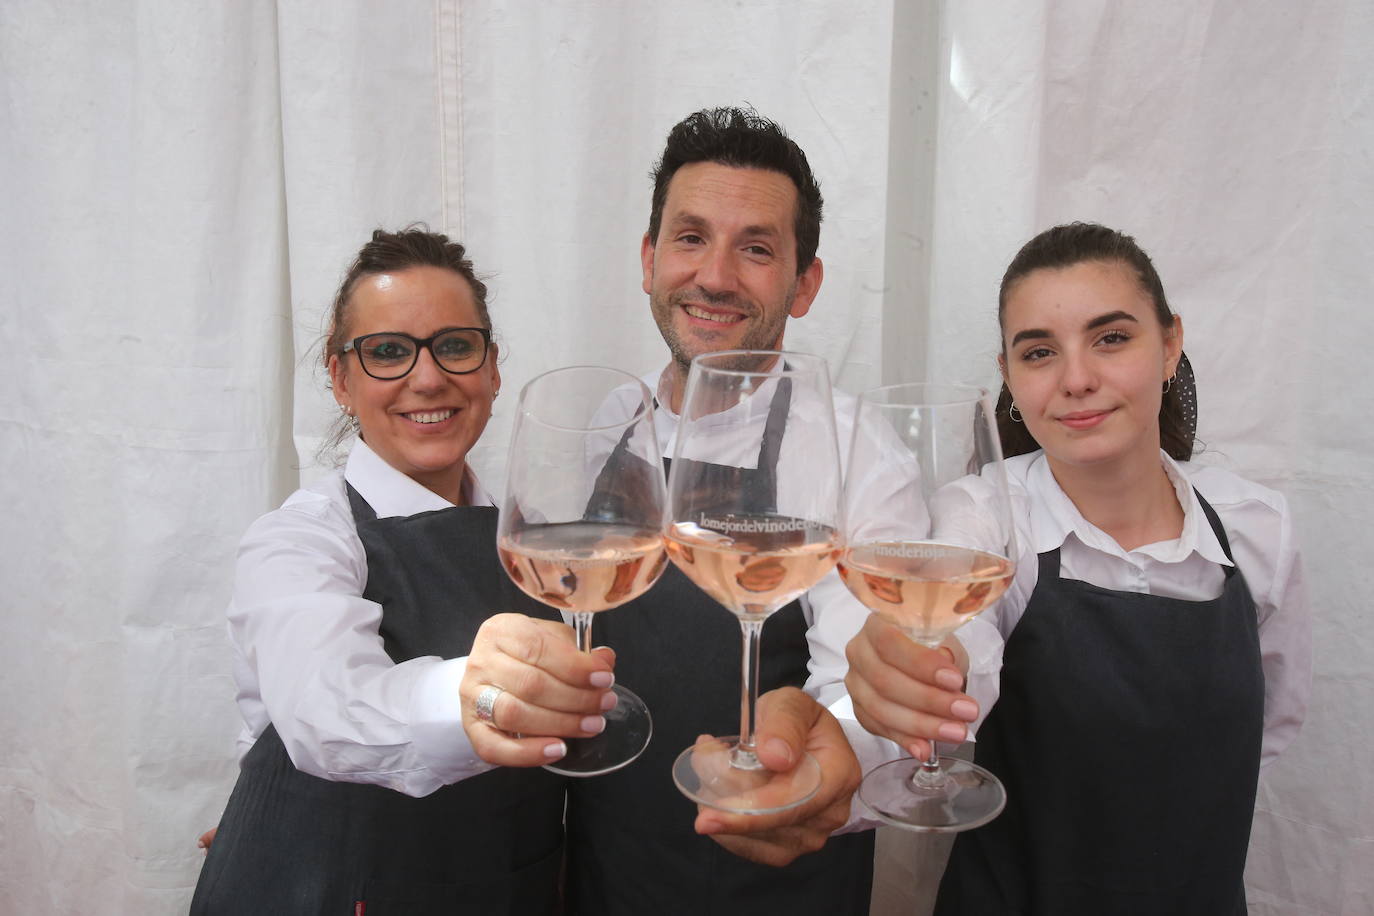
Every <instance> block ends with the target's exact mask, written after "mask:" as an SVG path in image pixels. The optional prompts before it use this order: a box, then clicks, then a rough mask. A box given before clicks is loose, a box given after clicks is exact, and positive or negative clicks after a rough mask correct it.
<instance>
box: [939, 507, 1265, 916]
mask: <svg viewBox="0 0 1374 916" xmlns="http://www.w3.org/2000/svg"><path fill="white" fill-rule="evenodd" d="M1198 502H1199V504H1200V505H1201V506H1202V511H1203V513H1204V514H1205V515H1206V516H1207V520H1208V522H1209V523H1210V524H1211V526H1212V530H1213V531H1215V532H1216V535H1217V540H1219V541H1220V542H1221V546H1222V549H1223V550H1224V551H1225V552H1226V557H1227V559H1231V547H1230V542H1229V541H1228V540H1227V537H1226V532H1225V530H1224V529H1223V528H1222V526H1221V522H1220V520H1219V519H1218V518H1217V515H1216V513H1215V512H1214V511H1213V510H1212V507H1211V506H1209V505H1208V504H1207V502H1206V501H1205V500H1203V499H1202V496H1201V495H1200V494H1199V495H1198ZM1232 562H1234V560H1233V561H1232ZM1263 718H1264V674H1263V672H1262V670H1261V668H1260V652H1259V629H1258V623H1257V620H1256V617H1255V603H1254V600H1253V599H1252V598H1251V596H1250V591H1249V589H1248V588H1247V587H1246V585H1245V578H1244V577H1243V576H1242V575H1241V573H1240V570H1239V569H1237V568H1236V567H1235V566H1228V567H1226V584H1225V588H1224V589H1223V591H1222V593H1221V596H1220V597H1218V598H1215V599H1213V600H1211V601H1183V600H1179V599H1175V598H1164V597H1158V596H1153V595H1142V594H1136V593H1133V592H1118V591H1112V590H1110V589H1105V588H1098V587H1097V586H1094V585H1089V584H1088V583H1086V582H1078V581H1073V580H1065V579H1061V578H1059V550H1058V549H1055V550H1051V551H1047V552H1046V553H1043V554H1041V555H1040V579H1039V582H1038V583H1037V585H1036V587H1035V591H1034V592H1033V593H1032V595H1031V599H1030V602H1029V604H1028V605H1027V607H1026V612H1025V616H1024V617H1022V618H1021V620H1020V622H1018V623H1017V625H1016V629H1015V630H1013V631H1012V634H1011V638H1010V639H1009V640H1008V641H1007V647H1006V653H1005V662H1004V664H1003V668H1002V693H1001V697H1000V698H999V699H998V701H997V705H996V706H995V707H993V710H992V712H991V713H990V714H989V715H988V718H987V721H986V722H985V723H984V725H983V727H982V729H981V730H980V731H979V732H978V742H977V754H976V759H977V761H978V763H980V764H982V765H984V766H986V767H988V768H989V769H990V770H992V772H993V773H995V774H997V776H998V777H999V778H1000V779H1001V780H1002V781H1003V783H1005V785H1006V787H1007V807H1006V810H1004V811H1003V812H1002V814H1001V816H999V817H998V818H997V819H996V820H994V821H992V822H991V823H990V824H988V825H986V826H984V827H980V828H978V829H977V830H972V831H970V832H968V833H963V834H960V835H959V838H958V839H957V840H956V841H955V844H954V850H953V852H952V854H951V856H950V862H949V867H948V868H947V870H946V871H945V876H944V880H943V881H942V882H941V885H940V896H939V900H938V902H937V904H936V913H937V914H939V916H953V914H967V916H1002V914H1017V916H1032V914H1033V916H1079V914H1081V916H1134V914H1141V916H1145V914H1149V916H1165V914H1167V916H1190V914H1191V916H1243V914H1244V913H1245V888H1244V885H1243V882H1242V873H1243V871H1244V868H1245V854H1246V849H1247V846H1248V843H1249V837H1250V822H1251V819H1252V816H1253V814H1254V807H1255V787H1256V783H1257V780H1258V777H1259V758H1260V740H1261V736H1262V731H1263Z"/></svg>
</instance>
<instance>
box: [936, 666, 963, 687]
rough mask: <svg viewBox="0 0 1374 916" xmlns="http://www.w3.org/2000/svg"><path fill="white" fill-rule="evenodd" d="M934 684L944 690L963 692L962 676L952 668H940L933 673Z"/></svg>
mask: <svg viewBox="0 0 1374 916" xmlns="http://www.w3.org/2000/svg"><path fill="white" fill-rule="evenodd" d="M935 683H937V684H939V685H940V686H941V687H943V688H945V689H946V690H963V689H964V676H963V675H962V674H960V673H959V672H958V670H956V669H954V668H941V669H940V670H939V671H937V672H935Z"/></svg>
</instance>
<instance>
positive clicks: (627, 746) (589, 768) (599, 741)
mask: <svg viewBox="0 0 1374 916" xmlns="http://www.w3.org/2000/svg"><path fill="white" fill-rule="evenodd" d="M611 689H612V690H614V691H615V695H616V696H617V697H619V698H620V702H619V703H617V704H616V707H615V709H612V710H611V711H610V712H608V713H605V717H606V729H605V731H603V732H602V733H601V734H599V735H597V736H596V737H595V738H568V739H565V740H564V742H563V743H564V744H566V745H567V746H568V753H566V754H564V755H563V756H562V757H560V758H559V759H558V760H555V761H554V762H553V763H549V764H545V766H544V769H546V770H548V771H549V772H551V773H558V774H560V775H563V776H600V775H601V774H603V773H611V772H614V771H615V770H618V769H620V768H621V767H623V766H625V765H627V764H630V763H633V762H634V761H635V759H636V758H638V757H639V755H640V754H642V753H644V749H645V748H646V747H648V746H649V738H650V737H652V735H653V733H654V720H653V718H652V717H650V715H649V707H647V706H645V705H644V701H643V700H641V699H640V698H639V697H637V696H636V695H635V694H634V693H633V692H632V691H630V690H626V689H625V688H624V687H621V686H620V685H619V684H616V685H615V686H614V687H612V688H611Z"/></svg>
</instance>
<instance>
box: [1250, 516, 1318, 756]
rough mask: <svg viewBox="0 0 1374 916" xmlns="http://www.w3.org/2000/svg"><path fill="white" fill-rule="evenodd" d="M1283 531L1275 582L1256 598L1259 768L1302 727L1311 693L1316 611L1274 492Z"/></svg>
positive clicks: (1290, 529) (1290, 526) (1287, 520)
mask: <svg viewBox="0 0 1374 916" xmlns="http://www.w3.org/2000/svg"><path fill="white" fill-rule="evenodd" d="M1274 496H1275V497H1276V498H1277V502H1278V508H1279V526H1278V528H1279V530H1278V534H1277V537H1276V538H1275V544H1276V546H1275V548H1274V551H1275V553H1274V580H1273V584H1272V586H1271V587H1270V589H1269V592H1268V593H1267V594H1265V595H1254V599H1255V612H1256V615H1257V617H1258V619H1259V642H1260V664H1261V666H1262V668H1263V670H1264V739H1263V742H1262V743H1261V745H1260V766H1264V765H1265V764H1268V763H1270V762H1272V761H1273V760H1274V759H1275V758H1277V757H1278V755H1279V754H1280V753H1281V752H1282V751H1283V749H1284V748H1286V747H1287V746H1288V745H1289V744H1290V743H1291V742H1292V741H1293V739H1294V738H1295V737H1297V734H1298V732H1299V731H1300V730H1301V729H1302V723H1303V719H1305V718H1306V716H1307V702H1308V695H1309V693H1310V692H1311V689H1312V609H1311V605H1310V604H1309V603H1308V598H1307V586H1306V583H1305V582H1304V580H1303V573H1302V558H1301V556H1300V552H1299V550H1298V546H1297V543H1296V541H1295V538H1294V533H1293V520H1292V517H1291V516H1290V515H1289V512H1288V505H1287V502H1286V500H1284V498H1283V496H1282V494H1277V493H1276V494H1274Z"/></svg>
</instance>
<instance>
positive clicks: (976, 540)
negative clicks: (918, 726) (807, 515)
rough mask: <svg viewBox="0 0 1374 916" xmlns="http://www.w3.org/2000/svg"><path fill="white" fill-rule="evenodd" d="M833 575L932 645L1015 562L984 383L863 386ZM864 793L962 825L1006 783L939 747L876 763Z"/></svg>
mask: <svg viewBox="0 0 1374 916" xmlns="http://www.w3.org/2000/svg"><path fill="white" fill-rule="evenodd" d="M844 510H845V541H846V544H845V550H844V555H843V556H842V557H841V558H840V577H841V578H842V579H843V580H844V583H845V585H846V586H848V587H849V590H850V591H851V592H853V593H854V595H855V597H857V598H858V599H859V601H861V602H863V604H864V605H865V606H866V607H868V609H869V610H870V611H872V612H873V613H875V614H877V615H879V616H880V617H882V618H883V619H884V620H886V621H888V622H889V623H891V624H893V625H894V626H896V627H897V628H898V629H900V630H901V631H902V632H903V633H905V634H906V636H907V637H910V638H911V639H913V640H915V641H916V642H918V643H920V644H921V645H923V646H927V647H929V648H931V649H934V648H938V647H939V646H940V644H941V642H942V641H943V640H944V639H945V637H947V636H948V635H950V634H951V633H953V632H954V631H955V630H957V629H958V628H959V627H960V626H962V625H963V624H964V623H966V622H967V621H968V620H970V619H972V618H973V617H974V616H975V615H976V614H978V613H979V612H980V611H982V610H984V609H985V608H987V607H989V606H991V605H992V604H993V603H994V602H995V601H996V600H997V599H998V598H1000V597H1001V596H1002V593H1003V592H1005V591H1006V590H1007V586H1008V585H1010V584H1011V579H1012V576H1013V574H1014V573H1015V571H1016V564H1015V560H1014V558H1015V557H1016V535H1015V532H1014V528H1013V523H1012V513H1011V501H1010V498H1009V496H1008V494H1007V482H1006V474H1005V470H1004V468H1003V466H1002V448H1001V444H1000V442H999V441H998V438H997V425H996V423H995V421H994V419H993V409H992V403H991V402H990V401H989V400H988V397H987V392H986V391H984V390H983V389H980V388H967V387H962V386H952V385H925V384H909V385H893V386H890V387H886V388H877V389H874V390H872V391H868V392H865V393H864V394H863V395H861V396H860V398H859V403H858V412H857V415H856V418H855V423H854V435H853V440H852V443H851V448H850V456H849V468H848V473H847V474H846V477H845V505H844ZM899 638H900V637H899ZM859 797H860V798H861V799H862V800H863V802H864V804H865V805H867V806H868V807H869V808H870V809H871V810H872V811H873V812H874V813H875V814H876V815H877V816H878V817H879V818H881V819H882V820H884V821H886V822H887V823H889V824H892V825H894V826H897V827H903V828H906V829H909V830H919V831H930V832H942V833H947V832H954V831H958V830H968V829H970V828H973V827H977V826H979V825H981V824H985V823H987V822H988V821H990V820H992V819H993V818H994V817H996V816H997V815H998V813H1000V812H1001V810H1002V807H1003V805H1005V804H1006V798H1007V796H1006V791H1005V790H1004V789H1003V788H1002V784H1001V783H1000V782H999V781H998V780H997V777H996V776H994V775H992V774H991V773H989V772H988V771H987V770H985V769H983V768H982V767H980V766H977V765H976V764H973V763H970V762H968V761H966V760H960V759H957V758H952V757H941V756H939V753H938V751H937V750H936V747H935V742H934V741H931V742H930V754H929V756H928V758H927V759H926V760H915V759H913V758H905V759H902V760H895V761H892V762H890V763H886V764H883V765H882V766H879V767H875V768H874V769H873V770H872V771H871V772H869V773H868V774H867V775H866V776H865V777H864V780H863V783H862V785H861V786H860V787H859Z"/></svg>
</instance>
